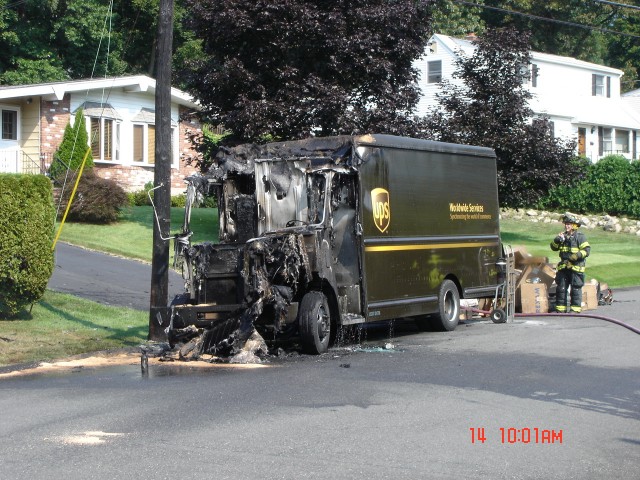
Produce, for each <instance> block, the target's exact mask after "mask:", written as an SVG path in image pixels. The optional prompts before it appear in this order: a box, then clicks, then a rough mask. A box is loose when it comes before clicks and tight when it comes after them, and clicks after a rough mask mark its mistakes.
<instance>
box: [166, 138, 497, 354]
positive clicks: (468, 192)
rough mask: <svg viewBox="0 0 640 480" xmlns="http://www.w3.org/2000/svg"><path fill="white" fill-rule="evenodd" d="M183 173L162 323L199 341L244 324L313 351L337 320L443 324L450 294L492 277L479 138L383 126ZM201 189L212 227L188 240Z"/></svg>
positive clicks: (490, 287)
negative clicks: (179, 275) (211, 211)
mask: <svg viewBox="0 0 640 480" xmlns="http://www.w3.org/2000/svg"><path fill="white" fill-rule="evenodd" d="M187 184H188V188H187V206H186V212H185V224H184V226H183V230H182V232H181V233H180V234H179V235H178V238H177V241H176V253H177V255H176V258H177V259H178V260H179V262H180V263H181V264H182V269H183V275H184V278H185V285H186V291H185V292H184V293H183V294H180V295H178V296H177V297H176V299H175V301H174V302H173V305H172V306H171V314H170V318H171V320H170V325H169V326H168V328H167V332H168V334H169V339H170V341H171V342H172V343H174V344H175V343H180V342H183V343H187V342H192V344H193V345H194V347H193V348H196V349H197V351H198V352H200V353H213V354H216V353H220V352H223V351H224V349H225V348H226V349H229V348H232V347H233V345H235V346H236V348H237V347H238V345H239V342H240V343H241V342H242V341H244V340H246V338H248V336H249V335H250V334H251V333H252V332H253V333H255V332H256V331H257V332H258V333H260V334H261V335H262V337H263V338H265V339H267V340H271V339H277V338H286V337H291V338H294V339H298V340H299V342H300V344H301V346H302V347H303V349H304V350H305V351H307V352H310V353H323V352H325V351H326V350H327V348H328V347H329V345H330V344H331V343H332V342H333V341H334V340H335V338H336V332H337V331H338V329H339V328H341V327H342V326H345V325H354V324H360V323H365V322H377V321H381V320H389V319H394V318H406V317H413V318H415V320H416V322H417V324H418V325H419V326H420V327H424V328H426V327H432V326H436V327H437V328H440V329H443V330H453V329H454V328H455V327H456V325H457V324H458V319H459V315H460V299H461V298H482V297H493V296H494V295H495V293H496V289H497V288H498V284H499V281H498V278H497V267H496V263H497V261H498V258H499V257H500V256H501V245H500V231H499V209H498V191H497V176H496V159H495V154H494V152H493V150H491V149H488V148H483V147H473V146H466V145H455V144H448V143H441V142H434V141H428V140H418V139H412V138H405V137H396V136H390V135H362V136H337V137H327V138H311V139H308V140H301V141H291V142H277V143H270V144H266V145H243V146H240V147H236V148H235V149H232V150H228V151H225V153H223V154H220V155H218V157H217V158H216V159H215V161H214V164H213V165H212V167H211V168H210V169H209V171H208V172H207V174H205V175H198V176H194V177H190V178H188V179H187ZM203 195H215V197H216V198H217V202H218V212H219V241H218V242H216V243H214V242H204V243H200V244H192V243H191V242H190V241H189V238H190V236H191V230H190V228H191V227H190V222H189V218H190V213H189V212H190V208H191V205H192V203H193V201H195V200H196V199H197V198H199V197H200V196H203ZM196 339H197V340H196Z"/></svg>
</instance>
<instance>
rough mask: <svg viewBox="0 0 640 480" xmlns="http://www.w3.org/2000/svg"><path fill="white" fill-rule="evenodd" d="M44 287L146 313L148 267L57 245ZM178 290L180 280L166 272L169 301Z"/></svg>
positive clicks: (93, 252)
mask: <svg viewBox="0 0 640 480" xmlns="http://www.w3.org/2000/svg"><path fill="white" fill-rule="evenodd" d="M48 288H50V289H51V290H55V291H56V292H62V293H69V294H71V295H76V296H78V297H82V298H86V299H88V300H93V301H95V302H99V303H102V304H105V305H115V306H121V307H128V308H134V309H136V310H149V304H150V293H149V292H150V289H151V264H148V263H144V262H139V261H135V260H128V259H125V258H121V257H117V256H114V255H108V254H105V253H101V252H96V251H93V250H86V249H84V248H80V247H75V246H73V245H69V244H67V243H58V244H57V245H56V251H55V269H54V271H53V275H52V276H51V279H50V280H49V285H48ZM182 291H183V282H182V277H181V276H180V274H178V273H176V272H174V271H173V270H170V271H169V300H171V298H173V296H174V295H176V294H178V293H181V292H182Z"/></svg>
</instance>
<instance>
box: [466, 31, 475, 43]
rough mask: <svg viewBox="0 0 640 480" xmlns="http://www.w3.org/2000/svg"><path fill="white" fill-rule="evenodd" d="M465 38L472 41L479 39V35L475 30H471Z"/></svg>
mask: <svg viewBox="0 0 640 480" xmlns="http://www.w3.org/2000/svg"><path fill="white" fill-rule="evenodd" d="M464 39H465V40H468V41H470V42H475V41H476V40H477V39H478V36H477V35H476V34H475V33H474V32H470V33H467V35H466V36H465V37H464Z"/></svg>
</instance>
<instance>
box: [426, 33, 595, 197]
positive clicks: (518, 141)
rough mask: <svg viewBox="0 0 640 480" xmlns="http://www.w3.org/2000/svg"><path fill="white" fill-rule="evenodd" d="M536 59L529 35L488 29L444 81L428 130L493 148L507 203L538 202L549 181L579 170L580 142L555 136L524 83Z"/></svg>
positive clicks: (444, 138)
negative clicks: (577, 153) (577, 146)
mask: <svg viewBox="0 0 640 480" xmlns="http://www.w3.org/2000/svg"><path fill="white" fill-rule="evenodd" d="M529 61H530V51H529V42H528V38H527V35H523V34H522V33H519V32H516V31H515V30H512V29H507V30H490V31H487V32H486V33H485V35H484V36H483V37H481V38H479V39H478V40H477V42H476V49H475V51H474V53H473V54H472V55H471V56H469V57H464V56H460V57H459V58H458V60H457V62H456V70H455V72H454V75H453V77H454V80H453V81H443V83H442V90H441V92H440V93H439V94H438V96H437V98H438V106H437V107H436V108H435V109H434V110H433V112H432V115H431V116H430V117H429V118H428V120H427V134H428V135H430V136H431V137H432V138H437V139H439V140H442V141H447V142H454V143H466V144H471V145H482V146H486V147H491V148H493V149H495V151H496V155H497V163H498V187H499V194H500V202H501V204H502V205H503V206H509V207H522V206H527V205H532V204H534V203H535V202H537V201H538V200H539V198H540V197H541V196H542V195H544V194H545V193H546V192H547V191H548V190H549V188H550V187H552V186H554V185H557V184H565V183H568V182H572V181H574V180H575V179H576V177H579V176H580V175H581V172H582V169H581V167H580V165H579V162H576V161H575V160H574V158H573V157H574V153H573V152H574V149H575V144H574V143H573V142H565V141H563V140H560V139H557V138H554V137H553V135H552V132H551V128H550V124H549V121H548V120H547V119H544V118H539V119H534V120H533V121H532V118H533V111H532V110H531V109H530V108H529V105H528V100H529V99H530V97H531V94H530V93H529V92H528V91H527V90H526V88H525V85H524V82H525V81H526V79H527V77H528V68H527V67H528V66H529Z"/></svg>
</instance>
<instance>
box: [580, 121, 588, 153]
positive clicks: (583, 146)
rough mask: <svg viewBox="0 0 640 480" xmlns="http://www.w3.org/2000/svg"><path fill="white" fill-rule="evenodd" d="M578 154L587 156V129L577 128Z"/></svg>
mask: <svg viewBox="0 0 640 480" xmlns="http://www.w3.org/2000/svg"><path fill="white" fill-rule="evenodd" d="M578 155H580V156H582V157H586V156H587V129H586V128H578Z"/></svg>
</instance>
